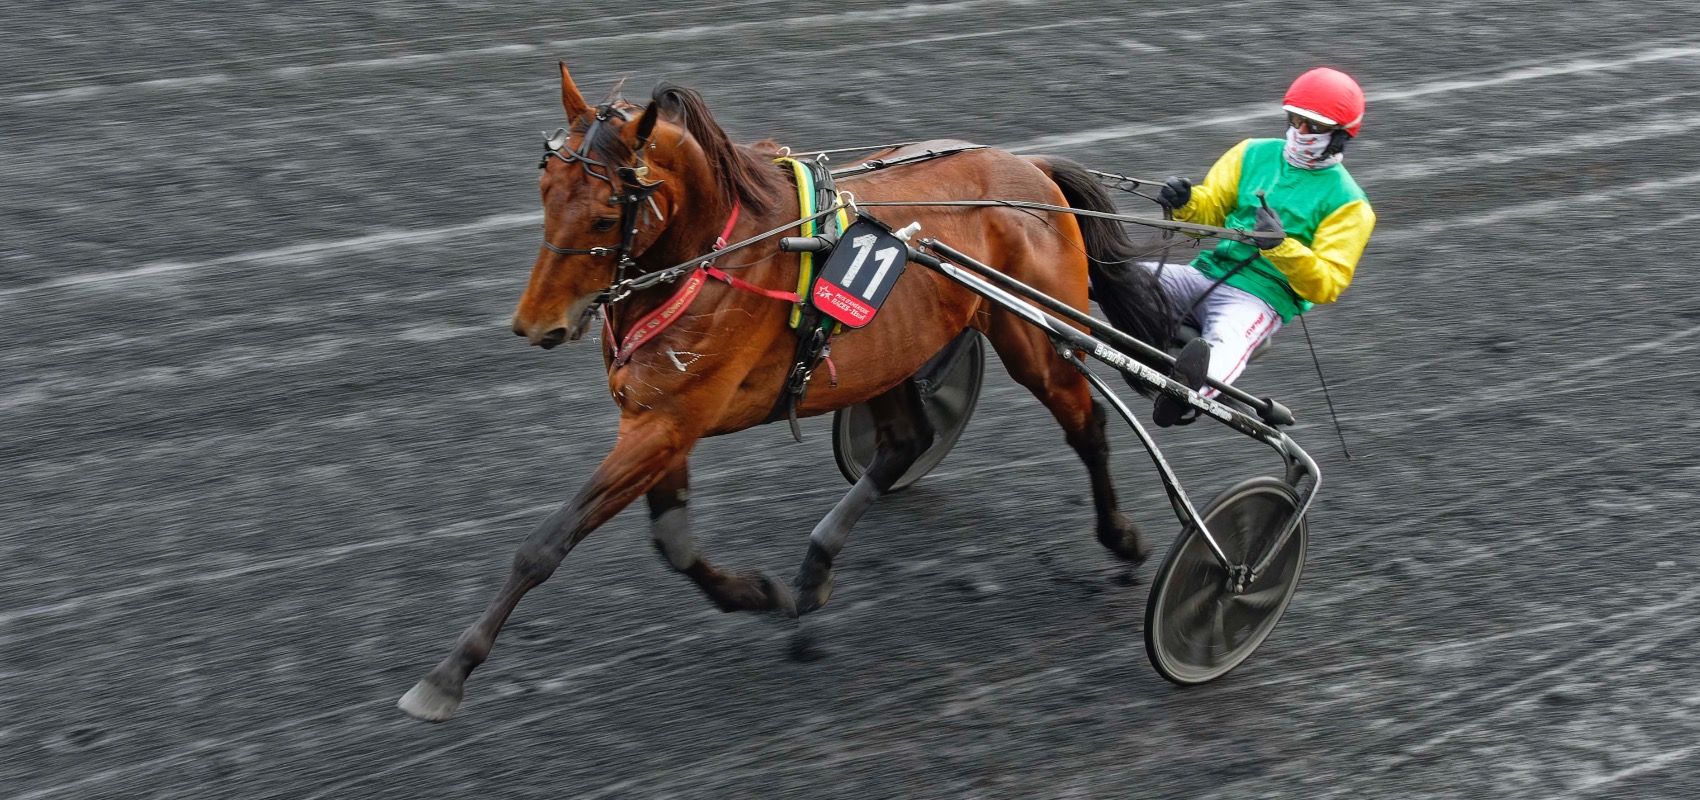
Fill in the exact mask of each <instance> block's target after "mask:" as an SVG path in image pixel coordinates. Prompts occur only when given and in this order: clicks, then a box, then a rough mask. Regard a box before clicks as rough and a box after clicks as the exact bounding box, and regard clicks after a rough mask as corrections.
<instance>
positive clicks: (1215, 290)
mask: <svg viewBox="0 0 1700 800" xmlns="http://www.w3.org/2000/svg"><path fill="white" fill-rule="evenodd" d="M1281 107H1282V108H1283V109H1285V110H1286V112H1287V136H1286V138H1285V139H1247V140H1245V141H1242V142H1240V143H1239V144H1237V145H1234V147H1233V148H1232V149H1230V150H1229V151H1228V152H1227V153H1224V154H1223V155H1222V157H1221V158H1219V159H1217V160H1216V164H1215V166H1212V167H1211V168H1210V172H1209V174H1208V175H1206V176H1205V178H1204V182H1203V183H1201V184H1199V185H1197V186H1194V185H1192V182H1191V181H1188V180H1187V179H1186V178H1181V177H1173V178H1169V179H1168V180H1167V181H1165V182H1164V185H1163V187H1162V189H1161V190H1160V191H1159V193H1158V196H1159V199H1158V202H1159V203H1161V204H1162V205H1163V207H1165V208H1168V209H1170V210H1172V211H1173V212H1174V218H1175V219H1177V220H1182V221H1185V222H1197V223H1202V224H1205V225H1217V226H1225V227H1231V228H1241V229H1246V230H1255V231H1257V232H1259V233H1265V232H1267V235H1265V236H1262V237H1259V238H1258V239H1256V244H1255V245H1252V244H1246V243H1243V242H1235V241H1227V240H1223V241H1222V242H1220V243H1218V244H1217V245H1216V247H1215V248H1214V249H1211V250H1206V251H1204V252H1202V253H1199V254H1198V257H1197V258H1194V259H1193V260H1192V263H1191V264H1185V265H1181V264H1176V265H1168V266H1166V267H1165V266H1161V265H1159V264H1157V263H1155V262H1152V263H1145V264H1141V266H1143V267H1144V268H1146V269H1148V270H1152V271H1154V272H1156V273H1157V275H1158V278H1159V279H1160V280H1161V281H1162V284H1163V290H1164V293H1165V294H1166V295H1167V296H1168V298H1169V301H1170V303H1172V304H1173V306H1174V309H1175V313H1176V314H1177V315H1178V317H1179V318H1181V319H1192V320H1196V321H1197V322H1198V323H1199V325H1200V330H1201V332H1202V334H1203V335H1202V337H1200V338H1196V339H1193V340H1192V341H1190V342H1187V344H1186V346H1185V347H1183V348H1182V349H1181V351H1180V354H1179V355H1178V356H1177V357H1176V361H1175V366H1174V370H1173V372H1172V373H1171V377H1173V378H1174V379H1175V380H1177V381H1180V382H1181V383H1184V384H1186V385H1187V386H1188V387H1190V388H1192V389H1198V388H1200V387H1202V386H1203V385H1204V381H1205V377H1206V375H1208V376H1209V377H1210V378H1214V379H1216V380H1217V381H1220V382H1222V383H1232V382H1233V380H1234V379H1235V378H1238V377H1239V375H1240V372H1241V371H1242V370H1243V369H1244V368H1245V363H1246V359H1247V358H1248V357H1250V355H1251V352H1252V350H1254V349H1255V348H1256V347H1257V346H1258V345H1259V344H1261V343H1263V341H1264V340H1266V339H1268V338H1269V337H1270V336H1273V335H1274V334H1275V332H1276V331H1278V330H1280V329H1281V325H1282V324H1283V323H1286V322H1290V321H1292V319H1293V317H1296V316H1298V315H1300V314H1303V313H1304V312H1305V311H1307V310H1309V309H1310V308H1311V306H1312V305H1314V304H1318V303H1332V302H1334V300H1335V299H1336V298H1338V297H1339V296H1340V293H1341V292H1342V291H1345V289H1346V285H1347V284H1349V283H1351V282H1352V272H1353V270H1355V269H1356V268H1357V265H1358V257H1359V256H1360V255H1362V254H1363V251H1364V245H1366V244H1368V243H1369V235H1370V231H1371V230H1372V229H1373V228H1374V227H1375V212H1374V211H1372V210H1370V207H1369V200H1368V199H1367V198H1365V196H1364V192H1363V190H1362V189H1360V188H1358V184H1357V182H1356V181H1354V180H1352V176H1351V175H1350V174H1348V173H1347V172H1346V167H1345V165H1344V164H1342V163H1341V161H1342V160H1343V159H1344V157H1345V149H1346V144H1347V142H1349V141H1351V139H1352V138H1353V137H1355V136H1357V135H1358V129H1359V128H1360V126H1361V125H1362V124H1363V116H1364V93H1363V89H1361V88H1359V87H1358V84H1357V81H1354V80H1352V78H1351V77H1350V76H1348V75H1346V74H1345V73H1343V72H1340V71H1338V70H1333V69H1329V68H1327V67H1318V68H1316V69H1313V70H1311V71H1309V72H1306V73H1305V74H1303V75H1300V76H1299V77H1298V79H1297V80H1295V81H1293V85H1292V86H1291V87H1289V88H1288V89H1287V94H1286V96H1285V97H1284V98H1283V99H1282V106H1281ZM1260 192H1261V193H1262V194H1263V196H1262V198H1261V199H1260V198H1259V196H1258V194H1259V193H1260ZM1213 394H1215V390H1214V389H1210V390H1206V391H1205V392H1204V395H1205V396H1206V397H1208V396H1211V395H1213ZM1195 416H1196V412H1195V411H1194V409H1193V408H1192V407H1191V406H1190V405H1187V404H1186V403H1184V402H1182V401H1180V400H1176V399H1173V398H1171V397H1169V396H1168V395H1165V394H1158V395H1157V404H1156V408H1155V409H1154V411H1153V414H1152V418H1153V420H1154V421H1155V422H1156V423H1157V424H1158V425H1159V426H1161V427H1165V428H1166V427H1169V426H1171V425H1175V424H1185V423H1188V422H1191V421H1192V419H1193V418H1194V417H1195Z"/></svg>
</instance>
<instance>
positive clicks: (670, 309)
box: [609, 269, 708, 367]
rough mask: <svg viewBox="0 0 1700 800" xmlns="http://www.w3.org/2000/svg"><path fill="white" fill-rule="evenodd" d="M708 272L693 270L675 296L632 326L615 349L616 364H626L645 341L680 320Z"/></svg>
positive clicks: (611, 327) (699, 291) (610, 329)
mask: <svg viewBox="0 0 1700 800" xmlns="http://www.w3.org/2000/svg"><path fill="white" fill-rule="evenodd" d="M707 274H708V270H706V269H699V270H697V271H695V272H692V273H691V277H689V278H687V279H686V280H685V283H684V285H683V286H680V287H679V291H677V292H674V293H673V296H672V297H670V298H668V299H667V302H665V303H662V304H661V307H660V308H658V309H656V310H655V311H653V312H651V313H650V315H649V316H647V317H644V318H643V319H642V320H639V321H638V324H637V325H634V326H632V329H631V330H629V331H627V332H626V336H625V338H624V339H621V340H620V346H619V347H617V348H615V350H614V366H616V367H623V366H625V365H626V362H628V361H630V360H632V354H633V353H636V352H637V349H638V348H639V347H642V346H643V343H644V342H647V341H649V340H650V339H653V338H655V337H656V335H658V334H660V333H661V332H662V331H664V330H667V328H668V327H669V326H671V325H672V324H673V323H675V322H678V321H679V317H681V316H683V315H684V312H685V309H687V308H689V307H690V305H691V301H693V300H695V299H697V295H698V294H699V293H701V292H702V284H703V278H704V276H706V275H707ZM612 330H613V326H612V324H611V323H610V325H609V331H610V332H611V331H612Z"/></svg>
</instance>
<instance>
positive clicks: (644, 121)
mask: <svg viewBox="0 0 1700 800" xmlns="http://www.w3.org/2000/svg"><path fill="white" fill-rule="evenodd" d="M659 119H661V104H660V103H650V104H649V105H648V106H645V107H644V109H643V116H641V117H638V121H637V138H636V139H633V140H632V141H633V142H634V143H635V147H633V148H632V149H634V150H636V151H638V152H639V153H642V152H643V148H644V147H645V146H647V145H648V144H649V137H650V136H651V135H653V134H654V133H655V123H656V121H657V120H659Z"/></svg>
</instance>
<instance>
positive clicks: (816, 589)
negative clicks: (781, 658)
mask: <svg viewBox="0 0 1700 800" xmlns="http://www.w3.org/2000/svg"><path fill="white" fill-rule="evenodd" d="M868 410H869V411H871V412H873V418H874V419H875V420H876V421H877V422H876V426H875V439H874V441H875V448H874V458H873V461H872V462H871V463H869V465H868V471H867V472H864V473H862V477H861V478H860V479H858V480H857V481H856V485H854V486H852V487H850V491H849V492H847V493H845V495H844V497H843V498H842V499H840V500H839V501H838V504H837V505H835V506H833V507H832V510H831V511H829V512H827V515H826V517H825V518H824V519H822V520H821V521H820V523H819V524H817V525H815V529H814V531H813V532H812V533H810V534H809V552H808V554H807V555H805V556H803V565H802V567H801V568H799V569H798V571H797V578H796V581H795V584H796V589H797V611H798V613H800V614H807V613H809V612H811V611H814V610H816V609H818V608H820V607H821V606H824V605H826V601H827V600H828V599H830V598H831V597H832V584H833V577H832V562H833V559H834V558H837V556H838V553H839V551H840V550H842V549H844V542H845V540H847V539H849V538H850V531H851V529H852V528H854V527H856V522H857V521H859V520H860V519H861V518H862V515H863V514H864V513H866V512H867V510H868V509H869V508H870V507H872V506H873V504H874V501H876V500H878V499H879V498H880V497H882V496H884V495H885V494H886V493H887V492H889V491H891V487H892V484H894V483H896V482H897V479H898V478H901V477H903V473H905V472H907V471H908V470H909V468H910V467H911V466H913V465H914V464H915V460H916V459H918V458H920V457H921V454H922V453H925V452H927V448H928V447H931V446H932V443H933V426H932V424H931V423H930V422H928V421H927V411H926V408H925V406H924V405H923V403H922V401H921V393H920V391H919V390H918V389H917V388H916V387H915V382H914V381H912V380H905V381H903V382H902V383H900V384H898V385H897V386H896V387H894V388H892V389H891V390H890V391H888V392H886V393H884V394H882V395H880V396H878V397H875V398H874V399H872V400H869V401H868Z"/></svg>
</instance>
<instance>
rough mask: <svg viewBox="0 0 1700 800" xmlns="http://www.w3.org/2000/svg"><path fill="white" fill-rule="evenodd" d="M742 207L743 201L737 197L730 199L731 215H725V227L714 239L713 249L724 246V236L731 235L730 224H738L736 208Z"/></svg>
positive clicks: (719, 248)
mask: <svg viewBox="0 0 1700 800" xmlns="http://www.w3.org/2000/svg"><path fill="white" fill-rule="evenodd" d="M743 207H744V203H743V201H742V200H739V199H737V198H734V199H733V200H732V216H730V217H727V219H726V229H725V230H723V231H721V232H720V237H719V238H717V239H715V240H714V249H715V250H721V249H723V248H725V247H726V237H728V236H731V235H732V226H733V225H736V224H738V209H740V208H743Z"/></svg>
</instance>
